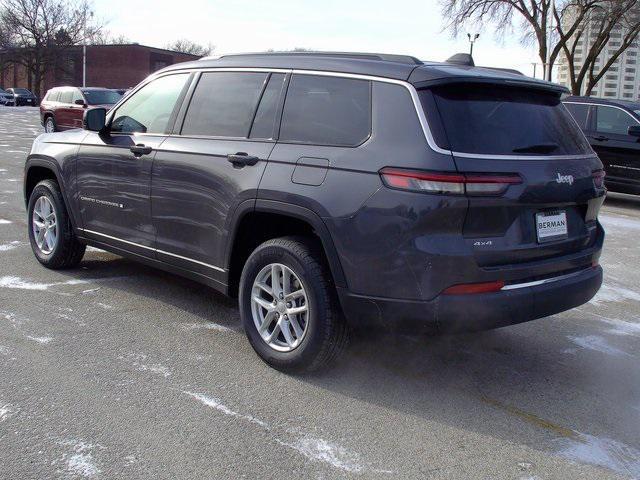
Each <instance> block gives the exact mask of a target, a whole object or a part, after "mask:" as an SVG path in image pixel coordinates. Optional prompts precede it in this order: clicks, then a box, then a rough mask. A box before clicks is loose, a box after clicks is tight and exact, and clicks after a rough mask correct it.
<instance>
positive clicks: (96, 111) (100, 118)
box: [82, 107, 107, 132]
mask: <svg viewBox="0 0 640 480" xmlns="http://www.w3.org/2000/svg"><path fill="white" fill-rule="evenodd" d="M106 122H107V109H106V108H102V107H97V108H90V109H88V110H87V111H85V112H84V117H83V119H82V126H83V128H84V129H85V130H90V131H92V132H101V131H103V130H104V127H105V125H106Z"/></svg>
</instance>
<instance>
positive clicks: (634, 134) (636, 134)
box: [627, 125, 640, 137]
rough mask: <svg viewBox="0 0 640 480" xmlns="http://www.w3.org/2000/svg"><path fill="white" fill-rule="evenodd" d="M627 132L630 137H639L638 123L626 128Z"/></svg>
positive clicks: (639, 126)
mask: <svg viewBox="0 0 640 480" xmlns="http://www.w3.org/2000/svg"><path fill="white" fill-rule="evenodd" d="M627 134H629V136H631V137H640V125H631V126H630V127H629V129H628V130H627Z"/></svg>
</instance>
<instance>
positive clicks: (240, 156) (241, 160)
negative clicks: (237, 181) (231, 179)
mask: <svg viewBox="0 0 640 480" xmlns="http://www.w3.org/2000/svg"><path fill="white" fill-rule="evenodd" d="M227 160H229V161H230V162H231V163H232V164H233V166H234V167H236V168H242V167H245V166H247V165H255V164H256V163H258V162H259V161H260V158H259V157H256V156H253V155H249V154H248V153H246V152H238V153H233V154H231V155H227Z"/></svg>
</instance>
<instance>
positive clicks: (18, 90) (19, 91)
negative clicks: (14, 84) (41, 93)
mask: <svg viewBox="0 0 640 480" xmlns="http://www.w3.org/2000/svg"><path fill="white" fill-rule="evenodd" d="M13 91H14V92H15V93H17V94H19V95H31V92H30V91H29V90H27V89H26V88H14V89H13Z"/></svg>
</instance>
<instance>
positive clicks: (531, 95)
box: [420, 84, 592, 156]
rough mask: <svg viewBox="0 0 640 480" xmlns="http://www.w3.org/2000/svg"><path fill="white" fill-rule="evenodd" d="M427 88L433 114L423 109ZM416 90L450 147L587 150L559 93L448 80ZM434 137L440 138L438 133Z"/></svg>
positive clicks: (485, 151)
mask: <svg viewBox="0 0 640 480" xmlns="http://www.w3.org/2000/svg"><path fill="white" fill-rule="evenodd" d="M431 93H432V94H433V98H434V99H435V105H436V106H437V113H439V115H437V114H436V115H434V113H433V112H430V111H428V110H429V104H428V102H426V98H427V97H428V96H429V95H430V94H431ZM420 95H421V98H422V103H423V107H424V108H425V110H426V114H427V118H428V119H429V122H430V123H431V122H435V121H438V119H439V118H441V119H442V126H443V127H444V128H443V131H444V133H445V137H443V138H446V139H448V143H449V145H450V148H451V150H453V151H454V152H462V153H471V154H481V155H523V156H526V155H585V154H589V153H592V152H591V148H590V146H589V143H588V142H587V140H586V139H585V137H584V134H583V133H582V131H581V130H580V128H578V125H577V124H576V122H575V121H574V119H573V118H572V117H571V114H570V113H569V112H568V111H567V109H566V108H565V107H564V106H563V104H562V102H561V101H560V96H559V95H556V94H555V93H553V92H545V91H542V90H533V89H523V88H512V87H501V86H498V85H464V84H454V85H446V86H442V87H435V88H433V89H432V90H430V91H423V92H421V93H420ZM436 141H437V142H438V143H439V144H440V143H441V141H442V138H436ZM440 146H441V147H442V148H446V147H445V146H444V145H440Z"/></svg>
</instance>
